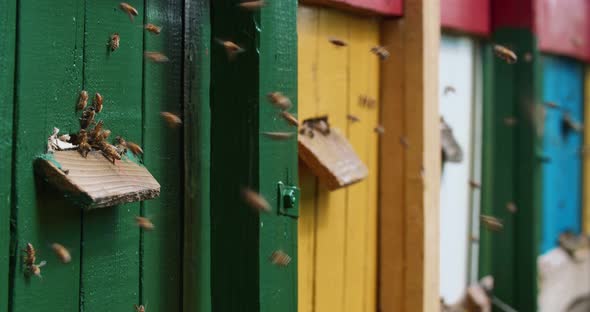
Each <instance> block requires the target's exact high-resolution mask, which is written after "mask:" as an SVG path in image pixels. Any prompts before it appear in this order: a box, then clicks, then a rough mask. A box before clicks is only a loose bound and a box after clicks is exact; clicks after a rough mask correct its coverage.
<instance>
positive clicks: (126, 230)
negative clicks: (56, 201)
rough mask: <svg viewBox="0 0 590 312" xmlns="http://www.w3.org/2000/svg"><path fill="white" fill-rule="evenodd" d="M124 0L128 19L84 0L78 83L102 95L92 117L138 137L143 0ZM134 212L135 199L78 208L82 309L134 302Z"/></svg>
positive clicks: (119, 307) (114, 8)
mask: <svg viewBox="0 0 590 312" xmlns="http://www.w3.org/2000/svg"><path fill="white" fill-rule="evenodd" d="M129 3H130V4H131V5H133V6H134V7H135V8H136V9H137V10H138V11H139V16H136V17H135V20H134V21H133V22H131V21H130V20H129V17H128V16H127V14H125V13H124V12H122V11H121V10H120V9H119V4H118V3H116V2H102V1H100V2H94V1H89V2H87V3H86V21H85V24H86V27H85V33H86V37H85V40H84V43H85V46H84V63H85V67H84V88H85V89H86V90H88V92H89V94H90V96H93V95H94V93H95V92H100V94H102V96H103V97H104V108H103V112H101V113H100V114H97V116H96V119H97V120H101V119H102V120H104V122H105V128H106V129H110V130H111V131H112V136H117V135H120V136H123V137H124V138H125V139H126V140H127V141H133V142H136V143H141V142H142V77H143V75H142V60H143V31H144V30H143V27H142V24H143V15H144V8H143V2H140V1H130V2H129ZM115 32H117V33H119V35H120V37H121V42H120V47H119V49H117V50H116V51H112V52H110V50H108V48H107V43H108V42H109V38H110V35H111V34H113V33H115ZM166 65H167V64H149V66H166ZM148 168H149V167H148ZM139 214H140V211H139V203H133V204H126V205H121V206H115V207H108V208H102V209H97V210H91V211H87V212H84V214H83V233H82V240H83V245H82V247H83V251H82V255H83V257H82V278H81V288H82V294H81V305H82V309H83V310H85V311H96V310H109V311H124V310H128V309H132V308H133V304H137V303H138V301H139V299H140V298H139V295H140V294H139V291H140V287H139V286H140V280H139V271H140V268H139V263H140V261H139V260H140V254H139V244H140V240H139V236H140V233H139V229H138V227H137V226H136V225H135V219H134V218H135V216H137V215H139ZM149 234H154V233H149ZM113 290H115V291H113Z"/></svg>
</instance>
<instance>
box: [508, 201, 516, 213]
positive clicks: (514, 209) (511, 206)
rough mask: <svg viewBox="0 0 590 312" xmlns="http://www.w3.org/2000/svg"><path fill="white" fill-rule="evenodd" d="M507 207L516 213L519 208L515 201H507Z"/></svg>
mask: <svg viewBox="0 0 590 312" xmlns="http://www.w3.org/2000/svg"><path fill="white" fill-rule="evenodd" d="M506 209H507V210H508V211H510V213H516V211H517V210H518V208H517V207H516V204H515V203H513V202H508V203H506Z"/></svg>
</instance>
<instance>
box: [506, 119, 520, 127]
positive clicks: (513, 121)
mask: <svg viewBox="0 0 590 312" xmlns="http://www.w3.org/2000/svg"><path fill="white" fill-rule="evenodd" d="M517 122H518V119H516V118H515V117H504V124H505V125H507V126H508V127H513V126H514V125H516V123H517Z"/></svg>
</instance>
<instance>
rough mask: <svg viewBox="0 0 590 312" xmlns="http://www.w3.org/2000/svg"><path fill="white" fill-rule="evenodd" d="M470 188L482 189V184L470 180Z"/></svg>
mask: <svg viewBox="0 0 590 312" xmlns="http://www.w3.org/2000/svg"><path fill="white" fill-rule="evenodd" d="M469 186H471V187H472V188H477V189H478V188H481V184H480V183H479V182H477V181H474V180H469Z"/></svg>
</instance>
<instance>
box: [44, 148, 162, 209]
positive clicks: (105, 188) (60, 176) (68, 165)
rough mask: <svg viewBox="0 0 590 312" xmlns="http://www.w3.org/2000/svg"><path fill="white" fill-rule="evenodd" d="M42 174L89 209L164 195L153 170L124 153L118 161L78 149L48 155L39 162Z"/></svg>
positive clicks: (96, 152) (95, 152)
mask: <svg viewBox="0 0 590 312" xmlns="http://www.w3.org/2000/svg"><path fill="white" fill-rule="evenodd" d="M35 165H36V169H38V171H37V172H38V173H40V174H42V175H43V176H44V177H45V178H46V179H47V181H48V182H49V183H50V184H51V185H53V186H55V187H56V188H57V189H59V190H62V191H64V192H67V193H68V195H73V196H72V198H75V200H76V201H77V203H79V204H80V205H81V206H83V207H84V208H86V209H94V208H103V207H108V206H115V205H119V204H123V203H130V202H136V201H142V200H147V199H152V198H155V197H158V196H159V195H160V184H158V181H156V179H154V177H153V176H152V175H151V174H150V172H149V171H148V170H147V169H146V168H145V167H144V166H141V165H139V164H138V163H137V162H136V161H134V160H133V156H132V155H129V154H128V155H124V156H123V159H122V160H121V161H116V163H115V164H113V163H111V162H110V161H109V160H108V159H106V158H105V157H104V156H103V154H102V152H99V151H92V152H90V153H88V157H87V158H84V157H82V155H80V153H78V151H75V150H71V151H58V152H54V153H53V154H44V155H43V156H40V157H38V158H37V160H36V161H35Z"/></svg>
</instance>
